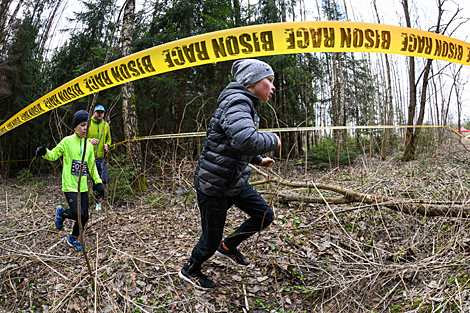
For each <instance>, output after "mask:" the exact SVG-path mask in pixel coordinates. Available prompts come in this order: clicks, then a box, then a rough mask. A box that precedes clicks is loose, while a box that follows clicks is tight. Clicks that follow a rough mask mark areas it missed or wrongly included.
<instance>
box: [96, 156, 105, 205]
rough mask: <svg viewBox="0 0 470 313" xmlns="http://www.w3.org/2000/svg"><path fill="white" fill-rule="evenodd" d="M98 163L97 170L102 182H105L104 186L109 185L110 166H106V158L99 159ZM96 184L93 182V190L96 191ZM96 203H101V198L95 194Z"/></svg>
mask: <svg viewBox="0 0 470 313" xmlns="http://www.w3.org/2000/svg"><path fill="white" fill-rule="evenodd" d="M95 163H96V170H97V171H98V175H99V176H100V178H101V180H102V181H103V185H104V184H107V183H109V172H108V166H107V165H106V161H105V160H104V158H97V159H96V160H95ZM95 186H96V185H95V182H93V190H94V189H95ZM94 196H95V202H96V203H99V202H100V201H101V199H100V196H99V195H98V194H97V193H94Z"/></svg>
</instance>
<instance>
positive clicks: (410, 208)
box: [250, 165, 470, 217]
mask: <svg viewBox="0 0 470 313" xmlns="http://www.w3.org/2000/svg"><path fill="white" fill-rule="evenodd" d="M250 166H251V165H250ZM251 167H252V168H253V169H254V170H255V171H256V172H257V173H259V174H261V175H263V176H264V177H265V178H264V179H263V180H260V181H257V182H254V183H252V184H251V185H261V184H268V183H274V184H276V185H278V186H287V187H294V188H307V189H313V188H317V189H322V190H328V191H332V192H336V193H339V194H341V195H342V197H337V198H323V197H310V196H302V195H298V194H288V193H285V192H282V191H275V192H270V191H263V192H262V193H263V194H265V195H271V196H275V197H277V198H279V199H280V200H281V201H299V202H304V203H325V201H326V202H327V203H333V204H346V203H353V202H360V203H361V204H362V203H365V204H369V205H371V206H372V207H380V206H382V207H387V208H389V209H392V210H395V211H399V212H403V213H407V214H415V213H418V214H420V215H422V216H447V217H469V216H470V210H469V209H468V208H467V206H468V203H466V202H455V201H452V202H443V201H434V202H433V201H424V200H405V201H404V200H401V199H397V198H394V197H387V196H381V195H375V194H365V193H360V192H356V191H354V190H351V189H347V188H342V187H338V186H333V185H328V184H317V183H315V182H313V181H304V182H296V181H289V180H285V179H282V178H280V177H278V176H277V175H275V174H273V173H272V172H271V173H269V174H267V173H265V172H263V171H261V170H259V169H258V168H256V167H254V166H251Z"/></svg>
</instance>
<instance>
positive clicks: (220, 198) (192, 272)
mask: <svg viewBox="0 0 470 313" xmlns="http://www.w3.org/2000/svg"><path fill="white" fill-rule="evenodd" d="M232 75H233V76H234V78H235V80H236V82H232V83H230V84H229V85H228V86H227V87H226V88H225V89H224V90H223V91H222V93H221V94H220V96H219V99H218V100H217V103H218V108H217V109H216V110H215V112H214V115H213V117H212V119H211V121H210V123H209V127H208V129H207V134H206V140H205V141H204V147H203V149H202V152H201V157H200V158H199V163H198V165H197V168H196V172H195V175H194V185H195V187H196V190H197V199H198V204H199V210H200V213H201V224H202V235H201V237H200V239H199V242H198V243H197V245H196V247H194V249H193V251H192V253H191V258H190V259H189V261H188V262H187V263H186V264H185V265H184V266H183V268H182V269H181V271H180V272H179V276H180V277H181V278H182V279H184V280H186V281H187V282H189V283H191V284H193V285H194V286H196V287H198V288H204V289H207V288H212V287H214V286H215V283H214V282H213V281H212V280H211V279H209V278H208V277H207V276H206V275H204V274H202V272H201V266H202V264H203V263H204V262H205V261H207V260H208V259H209V258H210V257H211V256H212V255H213V254H214V253H216V254H217V255H219V256H222V257H226V258H228V259H229V260H230V261H232V262H233V263H235V264H238V265H241V266H246V265H248V264H249V262H248V261H247V260H246V259H245V257H244V256H243V254H241V253H240V251H238V249H237V247H238V245H239V244H240V243H241V242H242V241H243V240H245V239H247V238H248V237H250V236H251V235H253V234H255V233H256V232H258V231H261V230H262V229H264V228H266V227H267V226H268V225H269V224H271V222H272V221H273V219H274V212H273V210H272V209H271V208H270V207H269V205H268V204H267V203H266V201H265V200H264V199H263V197H261V195H260V194H259V193H258V192H257V191H256V190H255V189H254V188H253V187H252V186H251V185H250V184H249V183H248V179H249V177H250V172H251V168H250V167H249V166H248V163H252V164H255V165H260V166H264V167H270V166H271V165H272V164H273V163H274V160H273V159H271V158H263V157H262V156H261V154H264V153H267V152H270V151H273V150H274V149H276V148H277V147H279V146H280V145H281V141H280V139H279V137H278V136H277V135H276V134H274V133H270V132H265V133H259V132H258V124H259V117H258V115H257V110H258V107H259V104H260V101H268V100H269V99H270V98H271V97H272V95H273V93H274V90H275V87H274V85H273V81H274V72H273V70H272V68H271V67H270V66H269V65H268V64H266V63H265V62H262V61H259V60H255V59H245V60H237V61H235V62H234V63H233V66H232ZM232 205H236V206H237V207H238V208H239V209H241V210H242V211H244V212H245V213H247V214H248V215H249V216H250V218H248V219H247V220H246V221H245V222H243V224H242V225H241V226H240V227H239V228H238V229H237V230H236V231H235V232H234V233H232V234H231V235H229V236H227V238H225V239H224V240H223V241H222V236H223V231H224V225H225V219H226V216H227V210H228V209H229V208H230V207H231V206H232Z"/></svg>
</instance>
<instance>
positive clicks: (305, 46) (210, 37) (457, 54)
mask: <svg viewBox="0 0 470 313" xmlns="http://www.w3.org/2000/svg"><path fill="white" fill-rule="evenodd" d="M306 52H376V53H389V54H402V55H408V56H417V57H423V58H431V59H438V60H444V61H449V62H455V63H460V64H464V65H470V44H469V43H467V42H464V41H461V40H457V39H454V38H450V37H446V36H443V35H439V34H436V33H431V32H427V31H422V30H417V29H412V28H406V27H400V26H390V25H383V24H371V23H358V22H339V21H326V22H324V21H316V22H290V23H275V24H265V25H253V26H246V27H240V28H233V29H226V30H221V31H217V32H212V33H207V34H202V35H198V36H194V37H189V38H184V39H180V40H176V41H173V42H170V43H166V44H163V45H160V46H157V47H153V48H150V49H147V50H144V51H140V52H137V53H134V54H132V55H129V56H127V57H123V58H121V59H118V60H116V61H114V62H111V63H109V64H106V65H103V66H101V67H99V68H97V69H95V70H92V71H90V72H88V73H86V74H83V75H82V76H80V77H78V78H75V79H74V80H71V81H70V82H68V83H66V84H64V85H62V86H60V87H59V88H57V89H55V90H53V91H51V92H49V93H48V94H46V95H45V96H43V97H41V98H40V99H38V100H36V101H35V102H33V103H32V104H30V105H29V106H27V107H25V108H24V109H23V110H21V111H20V112H18V113H17V114H16V115H14V116H13V117H12V118H10V119H9V120H8V121H6V122H5V123H4V124H3V125H1V126H0V136H1V135H3V134H5V133H6V132H8V131H10V130H12V129H14V128H15V127H18V126H19V125H21V124H23V123H25V122H27V121H29V120H31V119H33V118H35V117H37V116H39V115H41V114H43V113H45V112H48V111H50V110H52V109H55V108H57V107H59V106H62V105H64V104H66V103H69V102H71V101H74V100H77V99H79V98H82V97H84V96H86V95H89V94H92V93H95V92H98V91H101V90H105V89H107V88H111V87H115V86H118V85H121V84H123V83H126V82H130V81H133V80H137V79H141V78H144V77H149V76H153V75H157V74H160V73H165V72H169V71H174V70H178V69H182V68H187V67H193V66H198V65H203V64H209V63H214V62H222V61H229V60H236V59H242V58H253V57H260V56H267V55H279V54H293V53H306Z"/></svg>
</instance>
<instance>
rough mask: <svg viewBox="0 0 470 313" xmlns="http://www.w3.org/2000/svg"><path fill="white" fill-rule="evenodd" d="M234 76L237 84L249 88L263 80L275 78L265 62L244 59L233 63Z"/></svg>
mask: <svg viewBox="0 0 470 313" xmlns="http://www.w3.org/2000/svg"><path fill="white" fill-rule="evenodd" d="M232 75H233V77H234V78H235V80H236V81H237V82H239V83H240V84H242V85H245V86H246V87H248V86H250V85H253V84H254V83H257V82H259V81H260V80H262V79H263V78H266V77H268V76H274V71H273V69H272V68H271V66H269V65H268V64H267V63H265V62H263V61H259V60H255V59H243V60H236V61H235V62H233V65H232Z"/></svg>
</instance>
